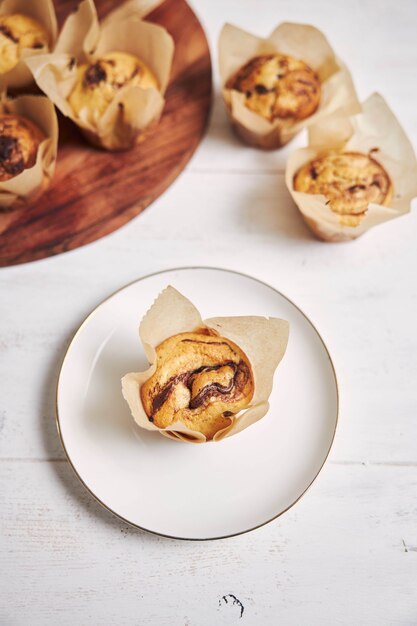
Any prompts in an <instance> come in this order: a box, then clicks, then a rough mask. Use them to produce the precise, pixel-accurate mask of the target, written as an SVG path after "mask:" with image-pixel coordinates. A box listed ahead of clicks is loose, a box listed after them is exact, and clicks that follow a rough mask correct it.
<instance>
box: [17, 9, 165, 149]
mask: <svg viewBox="0 0 417 626" xmlns="http://www.w3.org/2000/svg"><path fill="white" fill-rule="evenodd" d="M157 4H158V3H157V2H150V1H149V0H142V1H140V0H136V1H135V2H128V3H127V4H126V5H122V6H121V7H119V8H118V9H116V10H115V11H114V12H113V13H111V14H110V15H108V16H107V18H106V19H105V20H104V21H103V22H102V23H101V24H99V22H98V18H97V14H96V10H95V7H94V3H93V1H92V0H84V1H83V2H82V3H81V4H80V6H79V8H78V10H77V12H76V13H73V14H72V15H70V16H69V17H68V19H67V21H66V23H65V24H64V27H63V29H62V31H61V34H60V36H59V38H58V41H57V45H56V47H55V52H54V53H53V54H47V55H41V56H38V57H36V58H31V59H29V60H28V61H27V63H28V66H29V67H30V69H31V71H32V73H33V76H34V78H35V81H36V83H37V84H38V86H39V87H40V89H42V91H43V92H44V93H46V95H47V96H48V97H49V98H50V99H51V100H52V102H54V104H55V105H56V106H57V107H58V109H59V110H60V111H61V112H62V113H63V114H64V115H65V116H67V117H69V118H70V119H71V120H72V121H73V122H74V123H75V124H77V126H79V127H80V128H81V130H82V131H83V132H84V134H85V135H86V137H87V139H88V140H89V141H90V142H91V143H93V144H94V145H98V146H100V147H102V148H105V149H108V150H124V149H128V148H131V147H133V145H134V144H135V143H136V141H137V140H138V139H143V137H144V134H145V131H147V130H149V128H150V127H151V126H153V125H154V124H156V123H157V122H158V120H159V118H160V115H161V113H162V110H163V107H164V103H165V101H164V97H163V94H164V93H165V90H166V88H167V85H168V81H169V76H170V71H171V65H172V59H173V54H174V43H173V39H172V37H171V36H170V35H169V34H168V33H167V31H166V30H165V29H164V28H162V27H161V26H157V25H156V24H150V23H148V22H144V21H142V20H141V19H140V17H141V16H143V15H144V13H147V12H149V9H150V8H154V7H155V6H156V5H157ZM115 51H116V52H128V53H130V54H133V55H135V56H137V57H138V58H139V59H141V60H142V61H144V62H145V63H146V64H147V65H148V66H149V68H150V69H151V70H152V72H153V73H154V75H155V77H156V79H157V81H158V84H159V90H158V89H154V88H151V89H143V88H142V87H139V86H126V87H124V88H122V89H120V91H119V92H118V93H117V94H116V96H115V98H114V99H113V101H112V102H111V103H110V105H109V106H108V107H107V109H106V110H105V111H104V113H103V115H102V116H101V117H100V119H99V120H98V122H97V124H93V123H91V122H90V121H89V120H88V119H87V118H86V116H84V117H79V116H77V115H75V113H74V111H73V109H72V107H71V106H70V104H69V102H68V97H69V95H70V93H71V91H72V89H73V87H74V85H75V82H76V79H77V65H80V64H82V63H87V62H92V61H94V59H96V58H99V57H100V56H102V55H103V54H105V53H107V52H115ZM73 60H75V63H74V61H73Z"/></svg>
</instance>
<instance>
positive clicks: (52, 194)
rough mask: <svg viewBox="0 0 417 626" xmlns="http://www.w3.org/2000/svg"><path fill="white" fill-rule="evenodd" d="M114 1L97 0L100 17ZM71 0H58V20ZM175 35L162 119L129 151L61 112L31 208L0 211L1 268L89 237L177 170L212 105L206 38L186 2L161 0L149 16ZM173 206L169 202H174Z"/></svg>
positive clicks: (140, 203)
mask: <svg viewBox="0 0 417 626" xmlns="http://www.w3.org/2000/svg"><path fill="white" fill-rule="evenodd" d="M117 4H118V2H117V0H96V6H97V9H98V13H99V15H100V16H103V15H105V14H106V13H107V12H108V11H109V10H110V9H112V8H114V6H115V5H117ZM76 5H77V2H74V1H73V0H56V7H57V12H58V18H59V20H60V22H61V23H62V20H63V19H64V18H65V17H66V15H68V13H69V12H70V11H71V10H73V9H74V8H75V7H76ZM146 19H147V20H148V21H151V22H154V23H156V24H160V25H162V26H164V27H165V28H166V29H167V30H168V31H169V32H170V33H171V35H172V36H173V38H174V40H175V55H174V63H173V68H172V74H171V81H170V84H169V87H168V90H167V93H166V105H165V109H164V113H163V115H162V118H161V121H160V123H159V125H158V126H157V128H156V129H154V130H153V131H152V132H151V133H150V135H149V136H148V138H147V139H146V140H145V141H144V142H143V143H142V144H140V145H138V146H137V147H135V148H134V149H133V150H131V151H129V152H122V153H116V154H115V153H109V152H104V151H101V150H97V149H95V148H93V147H90V146H89V145H88V144H87V143H86V142H85V140H84V139H83V137H82V135H81V133H80V132H79V131H78V130H77V128H76V126H75V125H74V124H72V122H70V121H69V120H68V119H66V118H64V117H63V116H60V119H59V124H60V139H59V151H58V162H57V168H56V173H55V177H54V180H53V183H52V185H51V186H50V188H49V189H48V190H47V191H46V192H45V194H44V195H43V196H42V197H41V198H40V199H39V200H38V201H37V202H36V203H34V204H33V205H32V206H30V207H28V208H26V209H22V210H20V211H14V212H11V213H3V214H0V266H5V265H15V264H18V263H26V262H28V261H34V260H36V259H41V258H44V257H47V256H52V255H54V254H59V253H60V252H65V251H67V250H72V249H74V248H77V247H79V246H82V245H84V244H87V243H90V242H92V241H95V240H96V239H99V238H100V237H103V236H104V235H107V234H109V233H111V232H112V231H114V230H116V229H117V228H119V227H120V226H122V225H123V224H125V223H126V222H128V221H129V220H131V219H132V218H133V217H135V216H136V215H138V214H139V213H140V212H141V211H143V209H145V208H146V207H147V206H148V205H149V204H150V203H151V202H152V201H153V200H155V198H157V197H158V196H159V195H160V194H161V193H162V192H163V191H164V190H165V189H166V188H167V187H168V186H169V185H170V184H171V183H172V182H173V180H174V179H175V178H176V177H177V176H178V174H179V173H180V172H181V170H182V169H183V168H184V166H185V164H186V163H187V161H188V160H189V159H190V157H191V155H192V154H193V152H194V150H195V149H196V147H197V145H198V143H199V142H200V140H201V138H202V136H203V134H204V131H205V128H206V126H207V121H208V116H209V112H210V105H211V90H212V88H211V62H210V53H209V49H208V44H207V40H206V37H205V34H204V31H203V29H202V27H201V25H200V23H199V21H198V20H197V18H196V16H195V15H194V13H193V12H192V10H191V9H190V7H189V6H188V4H187V3H186V2H185V0H165V2H164V3H163V4H162V5H160V6H159V7H158V8H157V9H156V10H155V11H153V12H152V13H151V14H150V15H149V16H148V17H147V18H146ZM173 210H174V207H173Z"/></svg>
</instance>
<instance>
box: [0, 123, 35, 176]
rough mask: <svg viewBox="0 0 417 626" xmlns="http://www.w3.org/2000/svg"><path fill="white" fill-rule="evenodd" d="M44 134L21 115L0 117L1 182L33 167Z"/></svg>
mask: <svg viewBox="0 0 417 626" xmlns="http://www.w3.org/2000/svg"><path fill="white" fill-rule="evenodd" d="M44 138H45V137H44V135H43V133H42V132H41V131H40V130H39V128H38V127H37V126H35V124H33V122H31V121H30V120H28V119H27V118H25V117H21V116H19V115H0V181H1V182H4V181H6V180H10V178H13V177H14V176H17V175H18V174H20V173H21V172H23V170H24V169H26V168H28V167H32V166H33V165H34V164H35V162H36V155H37V153H38V147H39V144H40V143H41V141H43V139H44Z"/></svg>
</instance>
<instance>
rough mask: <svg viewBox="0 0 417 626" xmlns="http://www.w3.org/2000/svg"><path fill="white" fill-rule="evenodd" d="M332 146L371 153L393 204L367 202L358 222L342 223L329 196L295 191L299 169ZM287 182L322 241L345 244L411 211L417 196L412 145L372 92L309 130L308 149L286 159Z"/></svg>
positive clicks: (331, 148)
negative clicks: (356, 107) (358, 106)
mask: <svg viewBox="0 0 417 626" xmlns="http://www.w3.org/2000/svg"><path fill="white" fill-rule="evenodd" d="M330 150H342V151H352V152H361V153H363V154H368V153H369V152H371V154H372V157H373V158H374V159H376V161H378V162H379V163H381V165H382V166H383V167H384V169H385V171H386V172H387V174H388V175H389V177H390V179H391V183H392V186H393V194H392V199H391V201H390V203H389V206H383V205H381V204H373V203H371V204H369V206H368V209H367V211H366V213H365V215H364V217H363V219H362V220H361V221H360V223H359V224H357V225H356V226H348V225H346V224H343V223H341V217H342V216H341V215H339V214H338V213H336V212H334V211H332V209H331V208H330V207H329V206H328V204H327V198H326V197H325V196H322V195H313V194H306V193H302V192H299V191H295V190H294V176H295V174H296V173H297V171H298V170H299V169H300V167H302V166H303V165H305V164H306V163H308V162H309V161H311V160H312V159H315V158H317V157H318V156H319V155H320V154H323V153H326V152H328V151H330ZM285 181H286V185H287V187H288V190H289V192H290V193H291V195H292V197H293V199H294V202H295V203H296V205H297V206H298V208H299V209H300V212H301V214H302V216H303V218H304V220H305V222H306V223H307V225H308V226H309V227H310V229H311V230H312V231H313V233H314V234H315V235H316V236H317V237H318V238H319V239H322V240H323V241H329V242H343V241H350V240H353V239H357V237H359V236H360V235H362V234H363V233H365V232H366V231H367V230H369V229H370V228H372V227H373V226H376V225H377V224H381V223H382V222H385V221H387V220H391V219H393V218H395V217H399V216H400V215H404V214H405V213H408V211H410V206H411V200H412V199H413V198H414V197H415V196H417V160H416V156H415V154H414V150H413V147H412V145H411V143H410V141H409V139H408V138H407V136H406V134H405V132H404V130H403V129H402V127H401V126H400V124H399V122H398V120H397V119H396V117H395V115H394V114H393V112H392V111H391V110H390V109H389V107H388V105H387V104H386V102H385V100H384V99H383V98H382V96H380V95H379V94H377V93H375V94H373V95H372V96H370V97H369V98H368V99H367V100H366V101H365V102H364V103H363V105H362V113H359V114H358V115H355V116H342V115H338V114H335V115H332V116H330V117H329V118H327V119H326V120H322V121H321V122H320V124H317V125H315V126H313V127H312V128H311V129H310V131H309V144H308V147H307V148H302V149H299V150H295V151H294V152H293V153H292V154H291V155H290V157H289V159H288V161H287V167H286V173H285Z"/></svg>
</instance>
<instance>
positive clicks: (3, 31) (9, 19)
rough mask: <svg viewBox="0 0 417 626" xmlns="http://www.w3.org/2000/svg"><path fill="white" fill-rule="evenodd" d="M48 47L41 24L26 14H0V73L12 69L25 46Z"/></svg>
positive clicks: (46, 34)
mask: <svg viewBox="0 0 417 626" xmlns="http://www.w3.org/2000/svg"><path fill="white" fill-rule="evenodd" d="M48 47H49V35H48V33H47V31H46V29H45V28H44V26H43V25H42V24H40V23H39V22H38V21H36V20H34V19H33V18H32V17H29V16H28V15H23V14H21V13H14V14H12V15H0V74H4V73H5V72H8V71H10V70H12V69H13V68H14V67H15V66H16V65H17V64H18V63H19V61H20V58H21V56H22V51H23V50H24V49H25V48H33V49H34V50H36V49H41V48H46V50H48Z"/></svg>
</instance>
